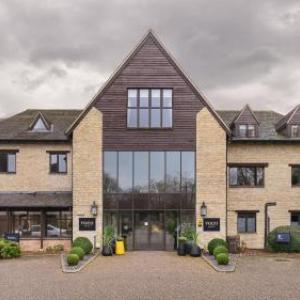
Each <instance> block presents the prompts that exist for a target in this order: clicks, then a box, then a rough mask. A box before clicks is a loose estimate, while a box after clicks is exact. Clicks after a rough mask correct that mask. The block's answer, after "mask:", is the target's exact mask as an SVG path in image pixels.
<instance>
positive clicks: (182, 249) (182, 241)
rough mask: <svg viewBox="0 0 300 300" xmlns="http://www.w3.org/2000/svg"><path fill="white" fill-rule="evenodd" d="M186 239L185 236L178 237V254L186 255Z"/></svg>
mask: <svg viewBox="0 0 300 300" xmlns="http://www.w3.org/2000/svg"><path fill="white" fill-rule="evenodd" d="M186 240H187V239H186V237H185V236H179V237H178V246H177V254H178V255H180V256H185V255H186Z"/></svg>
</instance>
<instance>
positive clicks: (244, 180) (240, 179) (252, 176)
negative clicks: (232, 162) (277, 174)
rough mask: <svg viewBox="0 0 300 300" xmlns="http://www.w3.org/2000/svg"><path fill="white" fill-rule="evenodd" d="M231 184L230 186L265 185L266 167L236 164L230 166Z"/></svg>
mask: <svg viewBox="0 0 300 300" xmlns="http://www.w3.org/2000/svg"><path fill="white" fill-rule="evenodd" d="M229 185H230V186H245V187H247V186H248V187H251V186H263V185H264V168H263V167H255V166H254V167H252V166H251V167H247V166H234V167H230V168H229Z"/></svg>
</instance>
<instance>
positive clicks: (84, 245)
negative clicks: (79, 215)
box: [72, 237, 93, 254]
mask: <svg viewBox="0 0 300 300" xmlns="http://www.w3.org/2000/svg"><path fill="white" fill-rule="evenodd" d="M72 246H73V247H80V248H81V249H82V250H83V251H84V254H89V253H91V251H92V250H93V244H92V243H91V241H90V240H89V239H88V238H86V237H78V238H76V239H75V241H74V242H73V245H72Z"/></svg>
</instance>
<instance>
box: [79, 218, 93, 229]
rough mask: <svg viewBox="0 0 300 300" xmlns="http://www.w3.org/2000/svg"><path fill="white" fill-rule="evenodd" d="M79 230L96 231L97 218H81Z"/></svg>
mask: <svg viewBox="0 0 300 300" xmlns="http://www.w3.org/2000/svg"><path fill="white" fill-rule="evenodd" d="M79 230H80V231H94V230H96V219H95V218H79Z"/></svg>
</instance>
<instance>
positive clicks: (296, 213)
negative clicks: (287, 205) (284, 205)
mask: <svg viewBox="0 0 300 300" xmlns="http://www.w3.org/2000/svg"><path fill="white" fill-rule="evenodd" d="M289 212H290V225H291V226H300V211H292V210H291V211H289ZM293 215H296V216H297V217H298V221H297V223H298V224H297V225H292V217H293Z"/></svg>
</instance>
